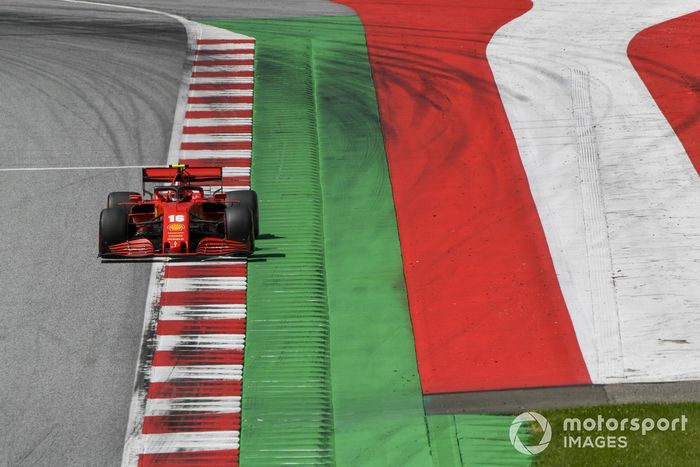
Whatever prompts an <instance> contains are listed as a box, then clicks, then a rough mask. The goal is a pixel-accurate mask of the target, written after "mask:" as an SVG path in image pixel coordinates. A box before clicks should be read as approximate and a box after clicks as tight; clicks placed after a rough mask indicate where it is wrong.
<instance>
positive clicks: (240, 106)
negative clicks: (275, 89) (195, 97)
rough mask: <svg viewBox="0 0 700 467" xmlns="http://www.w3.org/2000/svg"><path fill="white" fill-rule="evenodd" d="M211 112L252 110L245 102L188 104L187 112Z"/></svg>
mask: <svg viewBox="0 0 700 467" xmlns="http://www.w3.org/2000/svg"><path fill="white" fill-rule="evenodd" d="M211 110H253V104H250V103H247V102H213V103H211V104H189V105H188V106H187V111H188V112H209V111H211Z"/></svg>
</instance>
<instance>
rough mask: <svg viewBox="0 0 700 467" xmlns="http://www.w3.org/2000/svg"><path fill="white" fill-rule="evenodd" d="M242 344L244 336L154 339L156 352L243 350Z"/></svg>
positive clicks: (215, 335)
mask: <svg viewBox="0 0 700 467" xmlns="http://www.w3.org/2000/svg"><path fill="white" fill-rule="evenodd" d="M244 344H245V335H244V334H196V335H183V336H158V337H157V338H156V349H157V350H175V349H178V350H185V349H189V350H195V349H203V350H212V349H222V350H243V346H244Z"/></svg>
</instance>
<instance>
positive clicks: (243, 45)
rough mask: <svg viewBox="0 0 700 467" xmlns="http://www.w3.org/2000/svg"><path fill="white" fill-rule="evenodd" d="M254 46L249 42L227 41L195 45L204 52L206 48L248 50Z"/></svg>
mask: <svg viewBox="0 0 700 467" xmlns="http://www.w3.org/2000/svg"><path fill="white" fill-rule="evenodd" d="M253 47H255V44H250V43H239V44H234V43H227V44H200V45H199V46H197V50H198V51H199V52H206V51H207V50H250V49H252V48H253Z"/></svg>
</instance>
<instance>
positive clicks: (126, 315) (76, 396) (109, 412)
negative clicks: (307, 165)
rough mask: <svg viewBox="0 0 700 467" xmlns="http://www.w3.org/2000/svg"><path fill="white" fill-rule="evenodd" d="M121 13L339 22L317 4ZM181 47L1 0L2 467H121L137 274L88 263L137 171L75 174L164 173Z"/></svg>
mask: <svg viewBox="0 0 700 467" xmlns="http://www.w3.org/2000/svg"><path fill="white" fill-rule="evenodd" d="M114 3H118V2H114ZM119 3H122V4H128V5H132V6H139V7H146V8H152V9H160V10H163V11H168V12H170V13H176V14H180V15H184V16H187V17H189V18H205V17H206V18H227V17H229V18H231V17H286V16H308V15H338V14H351V11H350V10H348V9H346V8H344V7H340V6H338V5H335V4H332V3H330V2H325V1H320V0H319V1H283V0H275V1H270V0H260V1H257V0H245V1H233V0H232V1H224V0H217V1H199V0H197V1H195V0H192V1H190V2H186V1H182V0H173V1H170V2H168V1H165V0H154V1H124V2H119ZM185 52H186V35H185V31H184V28H183V27H182V25H180V24H179V23H178V22H177V21H174V20H172V19H169V18H167V17H164V16H162V15H154V14H149V13H140V12H130V11H127V10H124V9H111V8H105V7H93V6H89V5H84V4H69V3H63V2H60V1H54V0H0V154H1V155H0V187H1V188H0V194H1V195H2V200H1V201H0V219H1V220H0V262H1V263H0V286H1V287H2V288H1V289H0V290H1V291H2V293H0V371H1V374H0V467H5V466H13V467H15V466H64V465H70V466H101V465H119V463H120V461H121V454H122V448H123V441H124V434H125V430H126V423H127V417H128V411H129V404H130V400H131V396H132V384H133V377H134V371H135V364H136V360H137V354H138V350H139V343H140V335H141V326H142V321H143V315H144V305H145V297H146V291H147V286H148V279H149V271H150V265H148V264H103V263H101V262H100V261H99V260H98V259H97V258H96V253H97V251H96V239H97V223H98V217H99V212H100V209H101V208H102V207H103V205H104V203H105V198H106V195H107V193H108V192H109V191H114V190H121V189H138V188H139V180H140V171H139V169H123V168H122V169H114V170H106V169H98V170H92V169H78V167H105V166H126V165H148V164H163V163H165V161H166V155H167V149H168V145H169V140H170V133H171V130H172V118H173V114H174V111H175V105H176V97H177V92H178V88H179V85H180V79H181V77H182V71H183V63H184V58H185ZM66 167H68V168H74V169H71V170H56V171H53V170H43V169H47V168H66ZM18 168H19V169H32V170H23V171H7V170H6V169H18ZM34 169H37V170H34Z"/></svg>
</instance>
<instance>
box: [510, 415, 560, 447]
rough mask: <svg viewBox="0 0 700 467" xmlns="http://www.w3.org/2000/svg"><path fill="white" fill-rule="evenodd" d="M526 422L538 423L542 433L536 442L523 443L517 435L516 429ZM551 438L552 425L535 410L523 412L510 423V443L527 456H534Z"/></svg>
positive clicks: (547, 444)
mask: <svg viewBox="0 0 700 467" xmlns="http://www.w3.org/2000/svg"><path fill="white" fill-rule="evenodd" d="M526 422H530V423H532V422H536V423H538V424H539V425H540V430H542V432H543V433H544V434H543V435H542V439H541V440H540V442H539V443H538V444H533V445H528V446H526V445H524V444H523V442H522V441H521V440H520V437H519V436H518V431H519V430H520V425H522V424H523V423H526ZM551 440H552V426H551V425H550V424H549V422H548V421H547V419H546V418H544V416H542V415H541V414H538V413H537V412H523V413H521V414H520V415H518V416H517V417H515V418H514V419H513V423H511V424H510V443H511V444H512V445H513V447H514V448H515V449H516V450H517V451H518V452H519V453H522V454H525V455H527V456H534V455H535V454H539V453H541V452H542V451H544V450H545V449H547V446H549V442H550V441H551Z"/></svg>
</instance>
